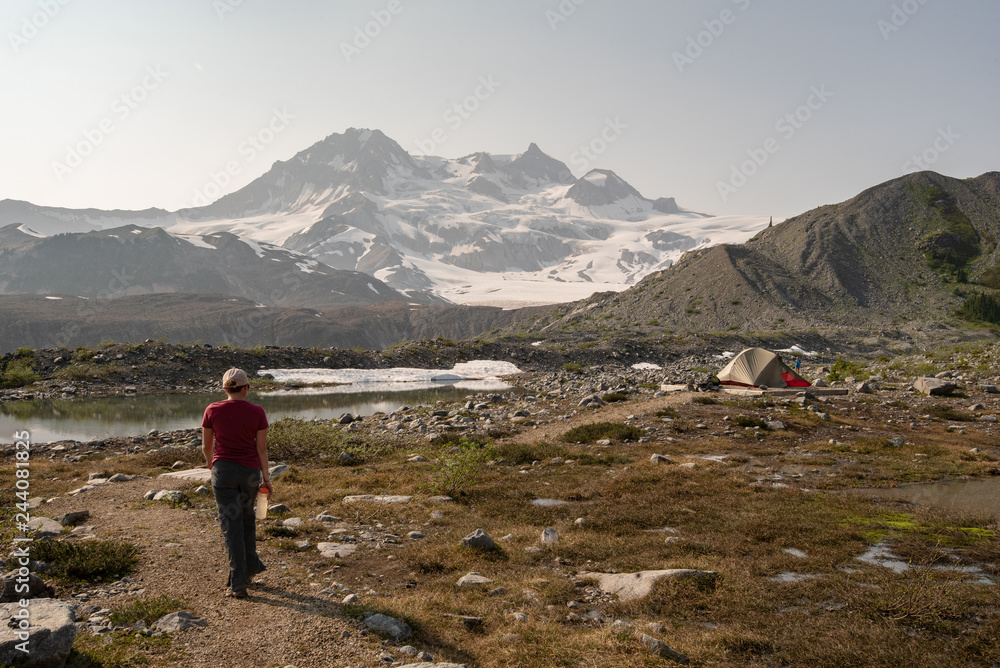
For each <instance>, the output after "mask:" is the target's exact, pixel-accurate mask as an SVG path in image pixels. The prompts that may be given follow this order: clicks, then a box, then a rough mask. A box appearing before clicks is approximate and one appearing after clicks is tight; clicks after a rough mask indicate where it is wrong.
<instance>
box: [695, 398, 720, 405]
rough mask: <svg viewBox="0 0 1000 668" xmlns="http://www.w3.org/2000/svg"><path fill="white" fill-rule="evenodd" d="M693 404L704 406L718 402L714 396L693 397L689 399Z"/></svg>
mask: <svg viewBox="0 0 1000 668" xmlns="http://www.w3.org/2000/svg"><path fill="white" fill-rule="evenodd" d="M691 403H693V404H703V405H705V406H714V405H715V404H717V403H719V400H718V399H716V398H715V397H695V398H694V399H692V400H691Z"/></svg>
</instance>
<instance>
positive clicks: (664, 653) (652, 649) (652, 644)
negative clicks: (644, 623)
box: [641, 633, 691, 665]
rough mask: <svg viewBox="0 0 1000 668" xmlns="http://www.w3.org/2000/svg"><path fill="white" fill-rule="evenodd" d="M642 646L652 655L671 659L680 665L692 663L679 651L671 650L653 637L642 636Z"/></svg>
mask: <svg viewBox="0 0 1000 668" xmlns="http://www.w3.org/2000/svg"><path fill="white" fill-rule="evenodd" d="M641 641H642V644H643V645H645V646H646V648H647V649H648V650H649V653H650V654H653V655H654V656H659V657H663V658H664V659H670V660H671V661H675V662H677V663H680V664H685V665H686V664H688V663H691V660H690V659H689V658H687V657H686V656H685V655H683V654H681V653H680V652H678V651H677V650H674V649H670V647H668V646H667V644H666V643H664V642H663V641H661V640H657V639H656V638H654V637H653V636H650V635H646V634H645V633H643V634H642V638H641Z"/></svg>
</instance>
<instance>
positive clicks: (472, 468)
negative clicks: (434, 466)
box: [427, 438, 494, 496]
mask: <svg viewBox="0 0 1000 668" xmlns="http://www.w3.org/2000/svg"><path fill="white" fill-rule="evenodd" d="M493 458H494V451H493V446H492V445H489V444H483V443H477V442H475V441H470V440H469V439H466V438H461V439H460V440H459V442H458V443H457V444H455V445H451V446H447V447H445V449H444V450H443V451H442V453H441V457H440V462H441V468H440V470H438V471H437V473H435V474H434V475H433V476H432V477H431V479H430V480H429V481H428V483H427V488H428V490H429V491H430V492H431V493H432V494H444V495H447V496H455V495H456V494H458V493H459V492H462V491H464V490H466V489H467V488H469V487H471V486H472V485H474V484H475V483H476V482H477V481H478V480H479V478H480V477H481V476H482V473H483V470H484V469H485V468H486V463H487V462H488V461H490V460H491V459H493Z"/></svg>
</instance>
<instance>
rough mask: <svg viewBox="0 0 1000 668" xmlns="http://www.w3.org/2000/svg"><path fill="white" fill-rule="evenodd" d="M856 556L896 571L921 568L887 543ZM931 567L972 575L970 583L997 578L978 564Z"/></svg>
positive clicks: (858, 558) (867, 562)
mask: <svg viewBox="0 0 1000 668" xmlns="http://www.w3.org/2000/svg"><path fill="white" fill-rule="evenodd" d="M855 558H856V559H857V560H858V561H863V562H864V563H866V564H872V565H873V566H882V567H883V568H888V569H890V570H892V572H894V573H905V572H906V571H908V570H911V569H913V568H920V566H912V565H911V564H910V563H909V562H906V561H903V560H902V559H900V558H899V557H898V556H897V555H895V554H893V553H892V552H891V551H890V550H889V546H888V545H887V544H886V543H879V544H878V545H873V546H872V547H870V548H869V549H868V551H867V552H865V553H864V554H862V555H860V556H858V557H855ZM930 568H931V570H933V571H951V572H953V573H961V574H963V575H968V576H970V577H969V578H968V579H966V582H968V583H970V584H980V585H993V584H996V580H994V579H993V577H991V576H990V575H987V574H986V573H984V572H983V570H982V569H981V568H979V567H978V566H931V567H930Z"/></svg>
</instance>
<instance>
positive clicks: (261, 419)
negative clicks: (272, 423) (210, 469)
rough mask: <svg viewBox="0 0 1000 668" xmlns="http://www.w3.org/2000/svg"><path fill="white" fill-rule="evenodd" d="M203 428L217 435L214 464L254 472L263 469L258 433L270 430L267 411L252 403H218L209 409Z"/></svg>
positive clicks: (206, 412) (204, 418) (211, 405)
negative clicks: (253, 470) (234, 465)
mask: <svg viewBox="0 0 1000 668" xmlns="http://www.w3.org/2000/svg"><path fill="white" fill-rule="evenodd" d="M201 426H202V427H208V428H209V429H211V430H212V431H214V432H215V452H214V453H213V455H212V463H213V464H215V462H216V460H218V459H223V460H225V461H227V462H234V463H236V464H240V465H242V466H246V467H249V468H252V469H259V468H260V459H259V458H258V457H257V432H258V431H261V430H262V429H267V416H266V415H265V414H264V409H263V408H261V407H260V406H258V405H257V404H251V403H250V402H249V401H241V400H239V399H237V400H234V401H229V400H227V401H216V402H215V403H214V404H210V405H209V407H208V408H206V409H205V416H204V417H203V418H202V420H201Z"/></svg>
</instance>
